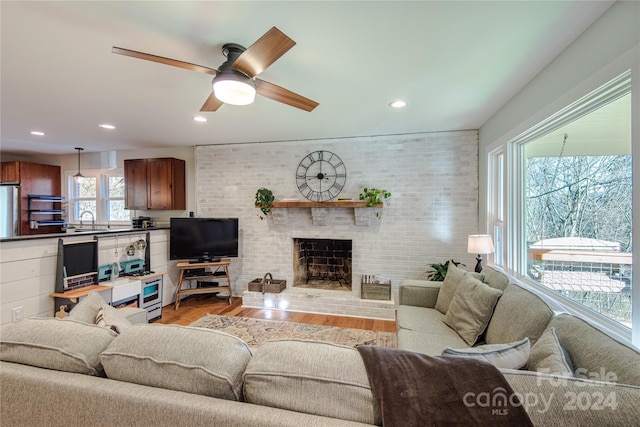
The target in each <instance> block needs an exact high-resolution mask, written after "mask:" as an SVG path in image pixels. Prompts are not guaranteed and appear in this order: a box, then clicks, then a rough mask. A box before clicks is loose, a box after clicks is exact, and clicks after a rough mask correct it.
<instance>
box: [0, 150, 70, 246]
mask: <svg viewBox="0 0 640 427" xmlns="http://www.w3.org/2000/svg"><path fill="white" fill-rule="evenodd" d="M0 178H1V179H2V183H3V184H9V183H10V184H17V185H18V186H19V187H20V190H19V191H20V203H19V205H20V206H19V208H20V231H21V232H20V234H21V235H32V234H47V233H59V232H60V225H62V223H64V221H62V220H61V219H60V215H61V214H62V212H63V209H62V206H61V205H60V202H61V201H62V198H61V197H60V196H61V188H62V181H61V172H60V166H54V165H45V164H41V163H31V162H22V161H16V162H2V166H1V172H0ZM29 195H31V196H32V197H31V199H32V200H30V197H29ZM35 195H46V198H47V200H42V199H39V200H38V201H37V203H38V204H39V205H38V207H37V208H36V207H34V206H32V205H31V202H32V201H35V198H36V197H37V196H35ZM36 211H38V213H37V215H38V218H37V220H38V221H37V222H40V223H43V225H46V226H43V227H39V226H35V228H34V227H32V224H31V223H30V220H33V219H34V218H31V216H32V214H34V212H36Z"/></svg>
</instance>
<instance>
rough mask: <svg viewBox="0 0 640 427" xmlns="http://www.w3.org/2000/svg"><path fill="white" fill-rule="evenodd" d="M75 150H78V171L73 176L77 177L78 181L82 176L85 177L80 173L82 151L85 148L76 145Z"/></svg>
mask: <svg viewBox="0 0 640 427" xmlns="http://www.w3.org/2000/svg"><path fill="white" fill-rule="evenodd" d="M74 150H78V173H77V174H75V175H73V177H74V178H75V180H76V181H78V180H79V179H80V178H84V175H82V174H81V173H80V152H81V151H83V150H84V148H81V147H76V148H74Z"/></svg>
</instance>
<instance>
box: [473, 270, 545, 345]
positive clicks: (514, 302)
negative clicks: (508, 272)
mask: <svg viewBox="0 0 640 427" xmlns="http://www.w3.org/2000/svg"><path fill="white" fill-rule="evenodd" d="M552 317H553V311H552V310H551V308H549V306H548V305H547V304H546V303H545V302H544V301H543V300H542V299H541V298H540V297H539V296H537V295H535V294H533V293H531V292H529V291H527V290H525V289H523V288H521V287H520V286H518V285H516V284H513V283H512V284H510V285H509V286H507V287H506V289H505V290H504V293H503V294H502V297H501V298H500V301H498V304H497V305H496V310H495V312H494V313H493V316H492V317H491V321H490V322H489V326H487V334H486V337H485V338H486V342H487V344H500V343H508V342H514V341H519V340H521V339H523V338H525V337H528V338H529V340H530V341H531V345H534V344H535V343H536V341H538V338H540V335H542V333H543V332H544V330H545V329H546V327H547V325H548V324H549V321H550V320H551V318H552Z"/></svg>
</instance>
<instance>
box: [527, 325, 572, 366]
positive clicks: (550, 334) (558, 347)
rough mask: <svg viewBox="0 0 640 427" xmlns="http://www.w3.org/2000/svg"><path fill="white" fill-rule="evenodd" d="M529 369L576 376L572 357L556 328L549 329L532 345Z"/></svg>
mask: <svg viewBox="0 0 640 427" xmlns="http://www.w3.org/2000/svg"><path fill="white" fill-rule="evenodd" d="M528 369H529V370H530V371H538V372H544V373H549V374H556V375H565V376H571V377H572V376H574V370H573V365H572V364H571V359H570V358H569V355H568V354H567V352H566V351H565V349H564V347H563V346H562V343H561V342H560V338H559V337H558V333H557V332H556V328H553V327H551V328H549V329H547V330H546V331H545V332H544V333H543V334H542V336H541V337H540V339H538V341H537V342H536V343H535V344H534V345H533V347H531V355H530V356H529V367H528Z"/></svg>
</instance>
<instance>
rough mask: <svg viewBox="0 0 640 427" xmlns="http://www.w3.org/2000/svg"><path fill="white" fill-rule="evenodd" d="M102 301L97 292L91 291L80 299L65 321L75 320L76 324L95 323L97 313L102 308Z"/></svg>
mask: <svg viewBox="0 0 640 427" xmlns="http://www.w3.org/2000/svg"><path fill="white" fill-rule="evenodd" d="M103 302H104V300H103V299H102V297H101V296H100V293H99V292H98V291H95V290H94V291H91V292H89V294H87V296H86V297H84V298H82V299H81V300H80V301H79V302H78V303H77V304H76V305H75V306H74V307H73V308H72V309H71V311H70V312H69V315H68V316H67V317H65V320H66V319H68V320H77V321H78V322H84V323H91V324H92V325H93V324H95V323H96V316H97V315H98V311H99V310H100V308H102V303H103Z"/></svg>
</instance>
